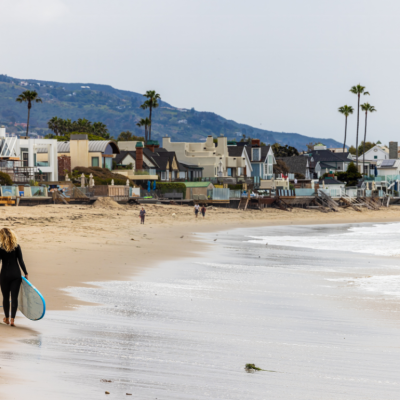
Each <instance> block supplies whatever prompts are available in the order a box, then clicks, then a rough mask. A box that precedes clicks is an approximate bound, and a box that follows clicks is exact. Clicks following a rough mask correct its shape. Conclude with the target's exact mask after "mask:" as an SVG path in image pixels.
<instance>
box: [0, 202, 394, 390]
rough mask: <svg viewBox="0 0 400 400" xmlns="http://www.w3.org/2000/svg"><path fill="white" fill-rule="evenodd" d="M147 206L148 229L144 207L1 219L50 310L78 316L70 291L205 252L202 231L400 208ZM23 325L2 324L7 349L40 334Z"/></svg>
mask: <svg viewBox="0 0 400 400" xmlns="http://www.w3.org/2000/svg"><path fill="white" fill-rule="evenodd" d="M145 208H146V211H147V217H146V224H145V225H144V226H143V225H140V223H139V217H138V213H139V207H138V206H123V207H122V206H121V207H115V208H113V207H109V208H95V207H89V206H65V205H56V206H37V207H33V208H29V207H18V208H17V207H9V208H5V207H4V208H1V213H0V221H1V222H2V225H3V226H7V227H11V228H13V229H14V230H15V231H16V232H17V234H18V235H19V238H20V244H21V247H22V250H23V254H24V258H25V262H26V264H27V268H28V271H29V276H30V279H31V281H32V282H33V283H34V284H35V285H36V286H37V287H38V288H39V290H40V291H41V292H42V294H43V295H44V297H45V298H46V302H47V307H48V310H72V309H74V308H76V307H77V306H79V305H82V304H88V303H85V302H84V301H82V300H79V299H77V298H76V297H73V296H72V295H70V294H68V293H67V292H65V291H63V290H62V289H64V288H68V287H90V285H87V284H86V283H85V282H104V281H109V280H118V281H127V280H132V279H134V277H135V276H137V275H138V274H139V273H141V272H143V271H144V270H145V269H146V268H149V267H154V266H156V265H157V264H159V263H161V262H165V261H170V260H174V259H182V258H185V257H189V256H193V255H196V253H198V254H199V255H200V254H204V253H205V252H206V251H207V246H209V244H206V243H204V242H202V241H199V240H197V235H196V233H201V232H215V231H221V230H226V229H234V228H238V227H257V226H276V225H291V224H293V225H307V224H340V223H357V222H358V223H359V222H391V221H400V208H397V207H395V206H394V207H391V208H389V209H382V210H380V211H364V212H362V213H358V212H355V211H353V210H348V209H347V210H341V211H340V212H339V213H329V214H325V213H321V212H319V211H315V210H302V209H295V210H294V211H292V212H285V211H280V210H275V209H265V210H263V211H256V210H254V211H253V210H249V211H246V212H244V211H238V210H232V209H223V208H214V209H213V210H209V211H208V212H207V215H206V218H205V219H204V220H203V219H202V218H201V217H199V218H198V219H195V218H194V215H193V210H192V208H191V207H182V206H159V205H151V206H146V207H145ZM174 214H175V215H174ZM132 239H133V240H132ZM17 324H18V326H17V328H10V327H8V326H5V325H4V324H0V335H1V337H2V339H3V340H2V342H1V343H0V349H1V350H6V351H7V349H9V348H10V347H9V346H15V345H18V344H17V343H16V342H15V340H17V341H19V340H21V338H28V337H32V335H33V336H35V335H40V330H41V324H40V322H37V323H33V322H31V321H27V320H26V319H24V318H21V317H20V318H17ZM16 367H17V368H18V366H17V365H16ZM9 373H10V374H11V373H12V371H7V370H3V369H2V370H1V378H0V382H2V381H4V376H6V375H7V374H9ZM0 392H1V391H0ZM0 396H1V394H0ZM0 398H1V397H0Z"/></svg>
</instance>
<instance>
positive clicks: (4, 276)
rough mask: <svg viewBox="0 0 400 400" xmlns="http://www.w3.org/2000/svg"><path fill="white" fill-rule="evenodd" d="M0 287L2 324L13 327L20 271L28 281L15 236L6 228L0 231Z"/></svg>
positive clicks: (19, 285) (20, 279) (19, 284)
mask: <svg viewBox="0 0 400 400" xmlns="http://www.w3.org/2000/svg"><path fill="white" fill-rule="evenodd" d="M0 260H1V273H0V287H1V293H2V295H3V311H4V315H5V318H3V322H4V323H5V324H7V325H11V326H15V324H14V320H15V315H16V314H17V309H18V294H19V289H20V287H21V283H22V278H21V269H22V271H23V272H24V274H25V278H26V279H28V272H27V271H26V267H25V263H24V260H23V258H22V251H21V247H20V245H19V244H18V239H17V236H16V234H15V233H14V232H13V231H12V230H11V229H8V228H3V229H1V230H0ZM10 295H11V320H10Z"/></svg>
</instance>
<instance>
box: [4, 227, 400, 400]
mask: <svg viewBox="0 0 400 400" xmlns="http://www.w3.org/2000/svg"><path fill="white" fill-rule="evenodd" d="M378 228H382V227H378ZM378 228H377V229H378ZM346 229H347V225H346V226H344V225H318V226H293V227H292V226H274V227H265V226H260V227H252V228H246V229H242V228H240V229H229V230H225V231H224V230H219V231H218V232H212V233H211V232H204V233H200V234H199V233H196V235H193V236H194V237H195V238H196V243H197V246H196V248H195V250H199V249H200V251H198V253H197V254H193V257H189V258H182V259H179V260H175V259H172V260H171V261H167V262H162V263H159V264H158V265H152V267H151V268H143V269H142V270H141V271H140V273H138V274H137V275H136V276H135V278H134V279H131V280H125V281H120V280H113V281H108V282H103V283H100V282H99V285H100V289H98V288H97V287H93V286H86V287H77V288H71V289H69V290H68V293H69V294H70V295H71V296H73V297H77V298H80V299H82V300H86V301H87V302H90V303H92V304H100V305H99V306H95V307H93V306H87V307H79V309H77V310H69V311H68V310H64V311H50V312H49V314H48V316H47V318H46V319H45V320H43V321H42V322H41V323H40V328H41V332H40V333H38V334H37V335H34V336H33V337H31V338H29V339H23V340H21V339H20V340H19V341H18V342H17V343H16V345H15V347H13V348H8V349H4V350H3V351H2V352H1V353H0V359H1V363H2V367H4V369H5V371H6V372H7V373H8V374H9V375H10V374H11V373H13V372H15V373H16V375H17V380H16V381H14V380H13V379H10V380H9V381H8V380H6V381H5V382H4V379H3V382H4V383H5V385H3V387H2V394H3V395H4V396H5V398H7V399H9V398H12V397H11V394H12V393H13V394H15V396H16V397H14V398H16V399H23V398H32V399H33V400H36V399H41V400H48V399H49V400H50V399H51V400H52V399H54V398H57V399H60V400H64V399H69V398H85V399H88V400H89V399H90V400H91V399H93V400H95V399H98V398H102V396H105V391H109V392H110V393H111V394H110V395H109V396H107V397H108V398H115V399H117V398H122V397H124V398H125V396H126V393H132V394H133V398H140V399H143V400H146V399H149V400H150V399H155V398H158V399H164V400H167V399H169V400H175V399H178V398H179V399H196V400H203V399H204V400H205V399H226V400H228V399H229V400H242V399H255V400H256V399H257V400H258V399H259V400H263V399H265V398H274V399H284V400H286V399H291V398H296V399H299V400H320V399H324V400H325V399H329V400H330V399H332V400H333V399H335V400H336V399H346V400H355V399H360V400H361V399H368V398H371V399H372V398H374V399H375V398H382V399H383V398H384V399H385V400H395V399H397V397H398V386H399V385H400V380H399V378H398V374H397V371H398V368H399V366H400V364H399V361H398V360H399V357H400V350H399V349H400V341H399V340H400V339H399V337H400V336H399V334H398V333H399V329H400V323H399V320H398V317H397V316H398V312H399V302H398V299H397V298H393V297H391V296H388V295H385V294H383V293H381V292H379V291H378V292H371V291H368V290H365V289H363V286H360V282H361V281H363V280H364V281H365V280H368V279H369V277H371V276H377V277H379V276H393V275H398V274H399V272H400V271H399V268H398V259H397V258H394V257H381V256H374V255H371V254H362V253H349V252H344V251H337V250H339V248H338V244H339V245H340V243H341V242H342V241H341V235H342V234H343V233H344V232H345V231H346ZM362 229H364V230H365V226H363V227H362ZM397 229H399V227H397ZM379 231H380V232H382V229H380V230H379ZM331 235H333V236H332V237H335V238H336V239H335V240H336V241H335V243H336V245H334V246H333V248H332V249H328V250H323V251H322V250H319V249H312V248H309V247H307V246H304V247H298V248H294V247H286V246H285V241H288V240H287V239H285V238H286V237H290V238H293V239H294V240H296V238H298V240H304V241H305V242H308V239H310V240H312V238H313V237H314V238H315V237H320V236H322V237H328V236H331ZM351 235H352V234H350V236H351ZM338 236H339V237H338ZM362 236H363V235H362ZM252 237H265V238H266V239H265V240H268V241H269V240H270V239H271V238H274V239H275V240H276V242H277V243H275V244H274V243H271V244H269V245H268V246H265V243H252V242H249V240H252V239H251V238H252ZM345 237H346V236H344V237H343V239H345ZM277 238H278V239H277ZM279 238H281V239H279ZM215 239H216V241H215ZM293 239H291V240H289V242H290V241H292V240H293ZM369 240H370V237H369V236H368V235H366V238H365V239H362V241H364V244H365V245H366V246H368V244H369ZM342 247H344V246H342ZM389 247H390V245H389ZM205 250H206V251H205ZM133 263H134V262H131V264H133ZM399 293H400V292H399ZM38 326H39V325H38ZM245 363H255V364H256V365H257V366H259V367H260V368H263V369H266V370H268V371H263V372H258V373H254V374H247V373H246V372H245V371H244V368H243V367H244V365H245ZM270 371H276V372H270ZM11 376H12V375H11ZM21 377H24V380H23V381H21ZM44 383H45V385H44ZM7 396H8V397H7Z"/></svg>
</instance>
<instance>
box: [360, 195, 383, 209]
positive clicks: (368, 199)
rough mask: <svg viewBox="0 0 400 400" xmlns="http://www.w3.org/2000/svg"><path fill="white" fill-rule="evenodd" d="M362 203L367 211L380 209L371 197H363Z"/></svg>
mask: <svg viewBox="0 0 400 400" xmlns="http://www.w3.org/2000/svg"><path fill="white" fill-rule="evenodd" d="M363 201H364V203H365V204H366V206H367V207H368V209H369V210H379V209H380V208H381V206H380V205H379V204H378V203H377V202H376V201H375V200H374V199H372V198H371V197H364V198H363Z"/></svg>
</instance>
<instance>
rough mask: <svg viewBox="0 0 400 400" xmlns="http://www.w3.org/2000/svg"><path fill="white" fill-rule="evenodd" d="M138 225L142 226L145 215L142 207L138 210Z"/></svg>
mask: <svg viewBox="0 0 400 400" xmlns="http://www.w3.org/2000/svg"><path fill="white" fill-rule="evenodd" d="M139 215H140V223H141V224H143V225H144V217H145V215H146V210H145V209H144V208H143V207H142V209H141V210H140V213H139Z"/></svg>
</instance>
